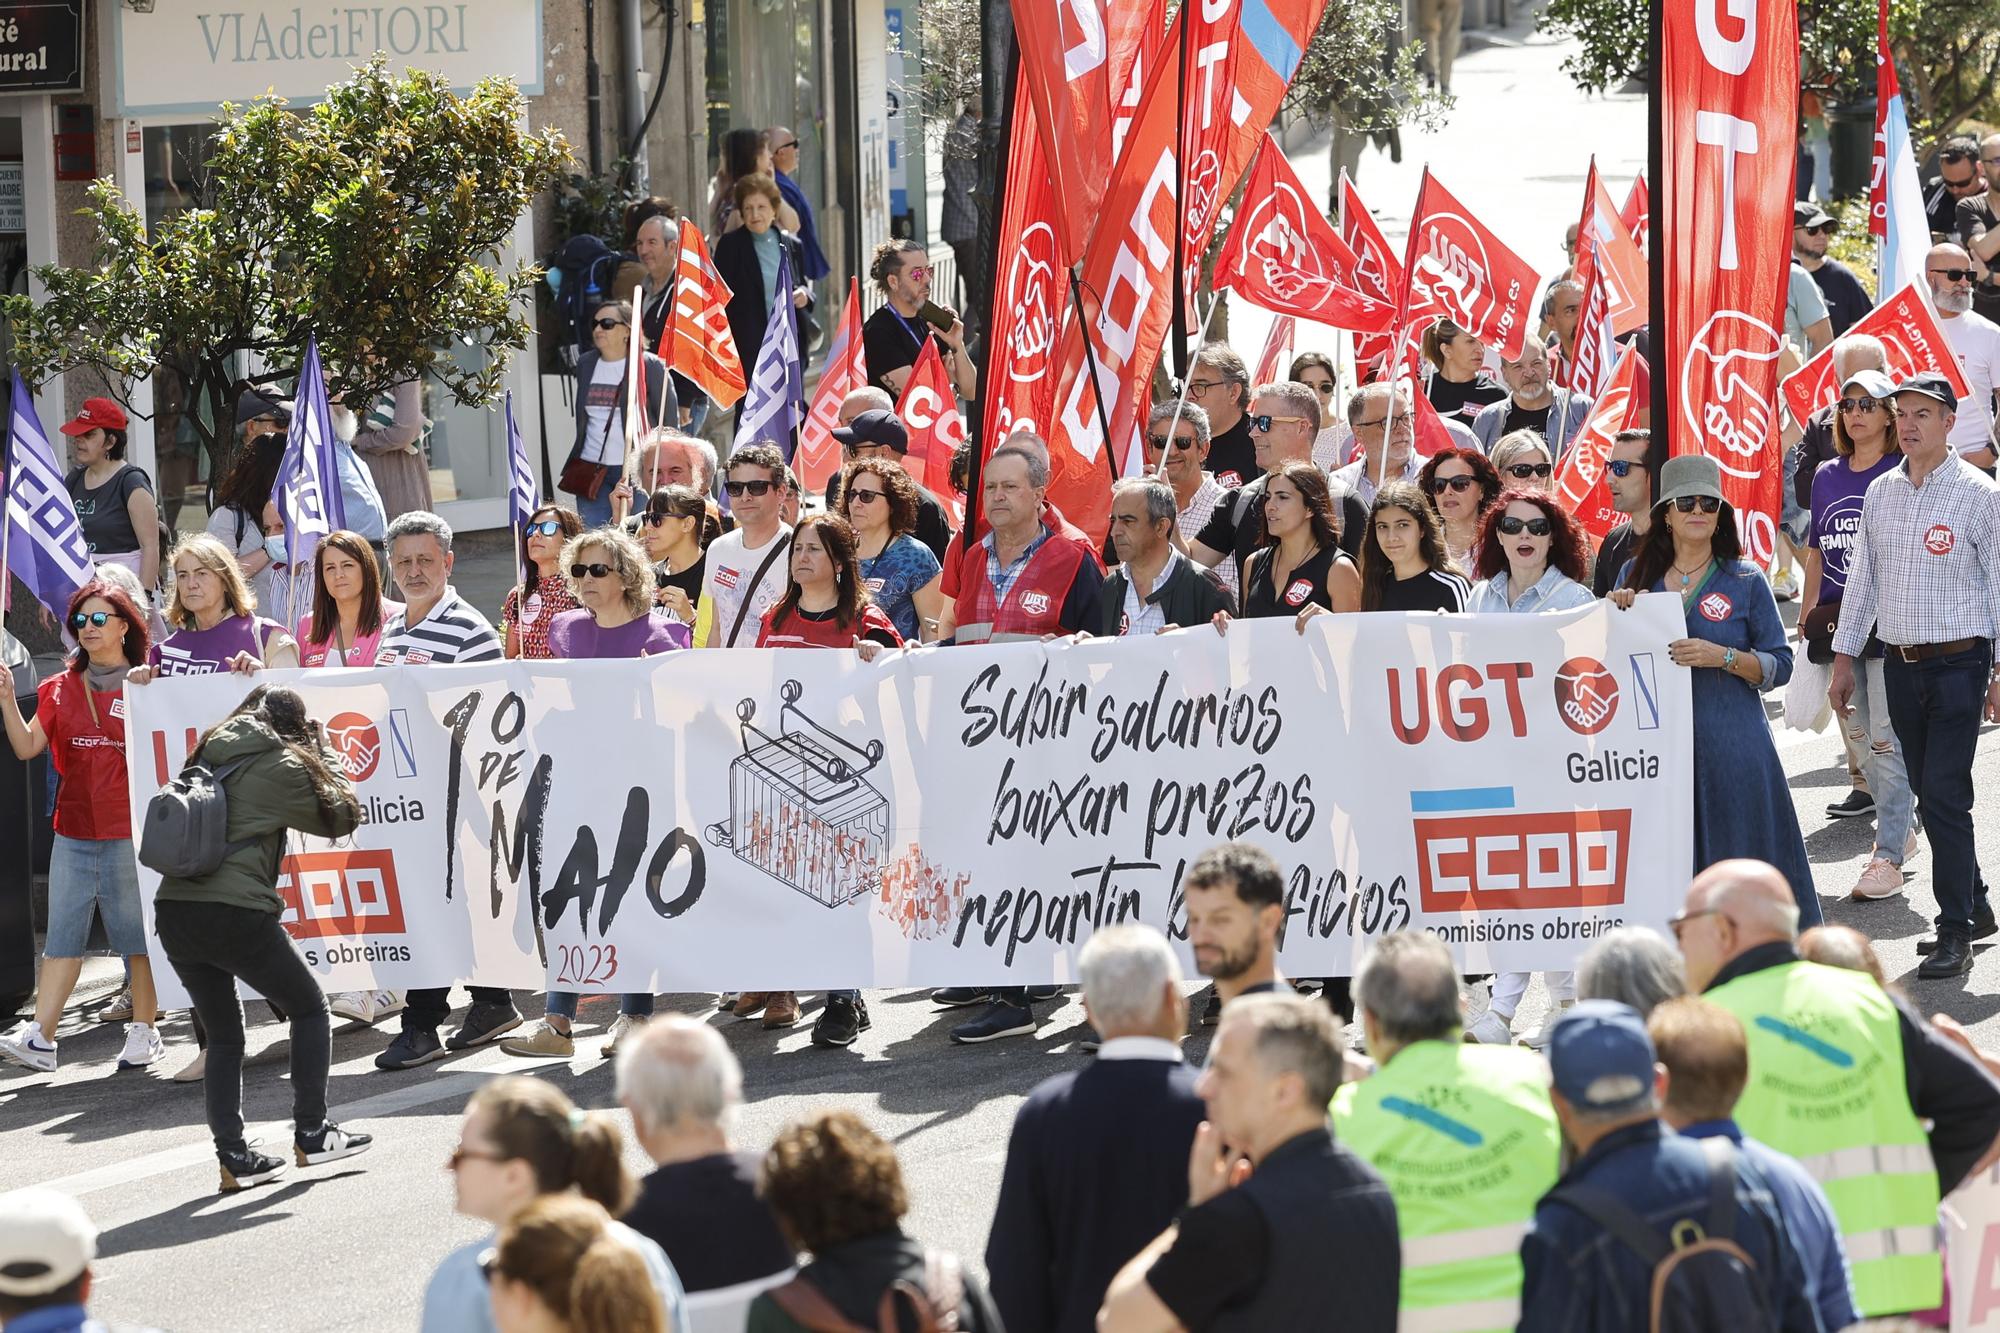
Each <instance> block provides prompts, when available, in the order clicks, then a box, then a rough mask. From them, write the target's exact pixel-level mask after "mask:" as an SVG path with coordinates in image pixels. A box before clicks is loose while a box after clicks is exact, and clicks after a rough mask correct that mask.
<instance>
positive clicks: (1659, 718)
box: [131, 595, 1694, 992]
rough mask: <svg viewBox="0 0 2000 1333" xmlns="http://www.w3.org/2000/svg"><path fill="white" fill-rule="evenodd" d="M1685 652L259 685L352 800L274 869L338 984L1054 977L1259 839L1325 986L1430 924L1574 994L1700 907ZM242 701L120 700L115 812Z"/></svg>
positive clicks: (1555, 619)
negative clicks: (1624, 951)
mask: <svg viewBox="0 0 2000 1333" xmlns="http://www.w3.org/2000/svg"><path fill="white" fill-rule="evenodd" d="M1685 632H1686V630H1685V625H1684V622H1683V619H1682V614H1681V610H1680V607H1679V604H1678V603H1677V602H1676V601H1675V599H1673V598H1671V597H1668V596H1665V595H1655V596H1646V597H1641V598H1640V599H1639V601H1638V604H1637V605H1636V606H1635V607H1634V608H1633V609H1632V610H1631V611H1627V612H1620V611H1617V610H1614V609H1612V608H1610V607H1608V606H1604V605H1600V606H1597V607H1594V608H1590V609H1587V610H1582V611H1576V612H1570V613H1566V614H1562V615H1540V616H1506V615H1498V616H1479V617H1473V616H1435V615H1409V616H1404V615H1387V614H1383V615H1343V616H1326V617H1321V618H1319V619H1316V620H1314V621H1312V622H1310V624H1309V626H1308V632H1307V633H1306V634H1305V635H1303V636H1301V635H1299V634H1298V633H1296V632H1295V630H1294V629H1293V626H1292V622H1291V621H1290V620H1288V619H1287V620H1276V621H1255V622H1249V621H1244V622H1238V623H1237V624H1236V625H1235V626H1233V627H1232V628H1231V631H1230V633H1229V635H1228V636H1227V638H1224V637H1221V636H1218V635H1216V634H1215V633H1213V631H1211V630H1209V629H1208V628H1206V627H1201V628H1197V629H1190V630H1186V631H1182V632H1180V633H1176V634H1170V635H1166V636H1160V637H1152V638H1145V639H1118V640H1086V641H1081V642H1069V641H1063V642H1056V643H1050V644H1007V645H997V646H991V647H984V648H933V649H921V650H916V651H911V652H907V653H901V654H890V655H887V656H886V657H885V658H884V659H883V660H882V661H880V662H877V663H875V664H872V665H868V664H863V663H861V662H860V661H859V660H858V658H857V657H855V656H854V655H853V654H849V653H845V652H807V651H802V650H789V651H786V650H736V651H726V652H725V651H701V652H685V653H677V654H669V655H666V656H663V657H653V658H647V659H644V660H642V661H631V662H615V661H595V662H533V663H528V662H506V663H493V664H490V665H475V666H450V667H401V668H388V669H371V670H355V671H315V672H274V673H272V677H273V678H274V679H283V680H286V681H288V682H289V683H291V684H293V685H296V686H297V687H298V688H299V689H300V690H301V691H302V692H303V693H304V694H305V696H306V700H307V703H308V705H309V706H310V707H311V709H312V710H313V712H314V715H315V716H318V717H321V718H324V719H326V720H327V723H328V729H329V732H330V733H331V736H332V738H333V742H334V744H335V746H336V747H337V748H338V749H339V750H340V751H341V754H342V756H343V758H344V760H345V762H346V764H347V767H348V771H349V772H350V774H351V775H352V776H353V777H354V779H355V782H356V785H357V789H358V791H359V792H360V794H361V796H362V799H363V802H364V804H365V805H366V807H367V810H368V823H367V824H366V825H365V826H364V827H363V828H362V829H361V830H360V831H359V833H358V834H357V835H356V837H355V839H354V840H353V842H354V844H355V845H354V846H352V847H347V846H342V847H340V848H336V849H329V848H328V847H327V846H326V845H325V844H324V843H321V842H319V841H318V840H312V839H308V840H306V841H307V849H306V851H305V852H304V853H303V854H301V855H298V856H295V857H294V858H292V861H291V862H290V863H289V869H288V870H287V873H286V876H285V883H284V885H283V886H281V887H282V891H283V892H285V893H286V894H287V896H288V898H289V899H290V900H291V901H293V902H295V903H296V904H297V907H296V908H295V909H294V911H293V912H292V913H291V914H290V915H289V917H288V921H287V924H288V927H289V928H290V929H291V930H292V932H293V934H294V935H295V936H296V937H298V938H299V939H300V942H301V944H302V946H303V947H305V948H306V949H307V951H308V958H309V961H310V962H311V964H312V966H313V967H314V968H315V970H316V971H317V972H318V973H319V974H320V975H321V976H322V978H323V979H324V983H325V984H326V985H327V987H328V988H329V989H334V990H345V989H361V988H363V987H366V986H370V985H374V986H388V987H398V986H403V987H407V986H419V985H439V984H443V983H445V982H447V981H456V980H462V979H465V978H468V977H477V978H478V979H479V980H480V981H482V982H486V983H490V984H502V985H510V986H523V987H529V986H539V985H541V984H543V983H544V981H545V980H546V984H548V985H551V986H556V987H559V988H563V989H582V990H604V991H612V992H616V991H627V990H629V991H644V990H654V991H668V992H671V991H698V990H742V989H768V988H781V989H796V990H812V989H819V988H824V987H832V986H936V985H947V984H987V983H994V984H998V983H1005V982H1024V983H1025V982H1049V981H1068V980H1072V979H1073V978H1074V977H1075V956H1076V951H1077V950H1078V949H1080V948H1081V947H1082V945H1083V943H1084V941H1085V940H1086V939H1087V938H1088V937H1089V934H1090V932H1091V931H1092V930H1093V929H1095V928H1096V927H1097V926H1099V925H1105V924H1110V923H1112V922H1115V921H1118V920H1138V921H1142V922H1148V923H1151V924H1153V925H1156V926H1159V927H1160V928H1162V929H1164V930H1167V931H1169V933H1170V934H1172V935H1173V936H1174V937H1175V938H1176V939H1177V940H1178V939H1179V938H1180V937H1181V935H1182V934H1183V933H1184V926H1183V921H1184V915H1185V914H1184V909H1183V905H1182V901H1181V891H1180V881H1181V877H1182V875H1183V873H1184V871H1185V869H1186V866H1187V864H1188V863H1189V862H1191V861H1192V860H1193V859H1194V858H1195V856H1197V855H1198V854H1199V853H1200V852H1202V851H1203V850H1204V849H1206V848H1208V847H1210V846H1213V845H1214V844H1216V843H1218V842H1221V841H1223V840H1225V839H1229V838H1242V839H1247V840H1249V841H1252V842H1256V843H1259V844H1261V845H1263V846H1264V847H1266V848H1268V849H1269V850H1270V851H1271V852H1272V853H1273V854H1274V855H1275V856H1276V857H1277V858H1278V860H1279V861H1280V863H1281V864H1282V865H1283V866H1284V867H1285V870H1286V873H1287V875H1288V901H1287V913H1288V922H1289V924H1288V926H1287V929H1286V935H1285V938H1284V942H1283V948H1282V953H1281V962H1282V965H1283V967H1284V969H1285V971H1286V972H1287V973H1289V974H1291V975H1295V976H1340V975H1345V974H1347V973H1348V972H1350V971H1351V970H1352V965H1353V962H1354V960H1355V958H1356V957H1357V952H1356V950H1357V946H1359V947H1362V948H1365V942H1366V940H1367V939H1368V938H1369V937H1373V936H1379V935H1382V934H1386V933H1388V932H1391V931H1396V930H1402V929H1407V928H1412V927H1416V928H1428V929H1432V930H1435V931H1437V932H1438V933H1439V934H1440V935H1441V936H1442V937H1443V938H1444V939H1445V940H1446V941H1447V942H1448V943H1450V944H1451V945H1452V946H1453V949H1454V951H1455V952H1456V953H1457V954H1458V956H1459V957H1460V958H1461V960H1462V962H1463V966H1464V968H1465V970H1467V971H1473V972H1484V971H1500V970H1522V969H1535V968H1566V967H1568V966H1570V965H1571V963H1572V962H1573V961H1574V960H1575V957H1576V955H1577V953H1578V952H1579V951H1580V950H1581V949H1582V948H1584V947H1585V946H1586V945H1587V944H1588V943H1589V942H1590V940H1591V939H1593V938H1594V937H1595V936H1597V935H1598V934H1600V933H1602V932H1603V931H1605V930H1608V929H1611V928H1612V927H1614V926H1616V925H1620V924H1625V923H1648V924H1654V925H1659V924H1661V923H1663V922H1664V921H1665V920H1666V918H1667V917H1668V916H1669V915H1670V914H1671V913H1672V911H1673V910H1674V908H1675V906H1676V905H1677V904H1678V902H1679V900H1680V897H1681V894H1682V892H1683V891H1684V889H1685V887H1686V884H1687V879H1688V875H1689V872H1690V869H1691V866H1692V863H1693V831H1692V830H1693V799H1694V795H1693V776H1692V758H1691V744H1692V734H1691V724H1690V717H1689V703H1688V679H1687V673H1686V672H1685V671H1683V670H1681V669H1679V668H1675V667H1672V666H1671V665H1670V664H1669V663H1668V659H1667V654H1666V645H1667V643H1668V642H1669V641H1670V640H1672V639H1674V638H1678V637H1680V636H1682V635H1683V634H1685ZM242 693H243V683H242V682H241V681H240V680H232V679H230V678H228V677H223V676H209V677H194V678H181V679H175V680H170V681H159V682H155V683H154V684H151V685H147V686H144V687H142V688H137V689H134V690H133V691H132V692H131V696H132V699H133V716H132V724H131V726H132V732H131V734H132V737H133V740H132V754H133V756H134V761H133V765H132V767H133V795H134V800H135V803H143V801H144V799H145V798H146V797H147V796H148V795H149V794H150V793H151V792H152V791H153V790H154V789H155V787H156V785H157V783H158V782H159V781H160V779H161V776H162V775H163V774H167V773H169V772H170V771H171V770H172V769H173V768H174V767H175V766H176V765H177V764H178V763H179V761H180V757H181V756H182V755H183V754H184V753H185V752H186V751H187V749H188V747H189V745H190V744H191V743H192V740H193V737H194V736H195V735H196V734H197V733H198V732H199V730H200V729H201V728H203V727H205V726H207V725H209V724H210V723H212V722H213V721H214V720H216V719H217V718H218V717H220V716H221V715H222V714H223V713H224V712H225V711H226V710H227V709H228V708H229V707H231V706H232V705H233V704H234V703H235V702H236V701H237V699H238V698H240V697H241V695H242ZM1642 851H1643V854H1641V852H1642ZM152 885H153V880H152V877H151V876H150V875H148V874H145V873H144V872H142V887H143V894H144V896H145V897H146V898H147V900H148V910H149V911H150V898H151V891H152ZM537 908H538V910H537ZM545 973H546V977H545ZM165 980H166V979H165V978H163V982H164V981H165Z"/></svg>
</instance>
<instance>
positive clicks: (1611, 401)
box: [1554, 347, 1647, 542]
mask: <svg viewBox="0 0 2000 1333" xmlns="http://www.w3.org/2000/svg"><path fill="white" fill-rule="evenodd" d="M1646 385H1647V379H1646V363H1645V362H1644V361H1642V360H1640V359H1639V356H1638V354H1637V353H1635V352H1634V351H1633V350H1632V349H1631V348H1629V347H1628V348H1626V349H1625V350H1624V352H1623V353H1622V354H1620V356H1619V358H1618V368H1617V369H1616V370H1614V371H1612V372H1611V385H1610V387H1609V388H1607V389H1606V390H1605V391H1604V392H1603V393H1602V394H1600V395H1599V396H1598V398H1597V401H1596V402H1595V403H1594V404H1592V406H1591V409H1590V416H1589V417H1587V418H1586V419H1585V420H1584V423H1583V425H1582V427H1581V428H1579V429H1578V430H1577V432H1576V439H1575V441H1574V442H1573V443H1572V444H1571V445H1570V447H1569V450H1568V452H1566V453H1564V454H1563V460H1562V463H1561V464H1560V465H1559V466H1558V467H1557V468H1556V479H1555V483H1554V484H1555V492H1556V498H1557V499H1558V500H1560V501H1562V506H1563V508H1565V509H1567V510H1569V512H1570V513H1571V514H1573V515H1575V516H1576V521H1577V522H1578V523H1580V524H1582V525H1583V528H1584V530H1585V531H1586V532H1588V533H1589V534H1590V539H1591V541H1592V542H1601V541H1603V540H1604V538H1605V535H1606V534H1608V533H1609V532H1610V531H1611V529H1612V528H1614V527H1616V526H1617V525H1618V522H1619V520H1621V519H1623V518H1624V517H1625V516H1624V515H1623V514H1621V513H1619V512H1618V511H1617V510H1615V509H1613V508H1612V507H1611V483H1610V482H1609V481H1607V480H1606V479H1605V478H1606V473H1605V466H1604V465H1605V463H1606V461H1607V460H1608V459H1609V458H1610V457H1611V446H1612V443H1613V442H1614V441H1615V440H1616V438H1617V435H1618V432H1619V431H1621V430H1625V429H1627V428H1628V427H1629V426H1630V425H1631V424H1632V423H1633V422H1634V421H1636V420H1637V419H1638V416H1639V414H1640V413H1641V412H1642V411H1644V410H1645V407H1646V391H1647V390H1646Z"/></svg>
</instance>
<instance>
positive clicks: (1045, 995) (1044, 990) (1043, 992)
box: [1021, 986, 1062, 1000]
mask: <svg viewBox="0 0 2000 1333" xmlns="http://www.w3.org/2000/svg"><path fill="white" fill-rule="evenodd" d="M1021 989H1022V990H1023V991H1025V992H1026V993H1027V996H1028V998H1029V999H1030V1000H1053V999H1055V998H1056V996H1058V995H1060V994H1062V987H1061V986H1023V987H1022V988H1021Z"/></svg>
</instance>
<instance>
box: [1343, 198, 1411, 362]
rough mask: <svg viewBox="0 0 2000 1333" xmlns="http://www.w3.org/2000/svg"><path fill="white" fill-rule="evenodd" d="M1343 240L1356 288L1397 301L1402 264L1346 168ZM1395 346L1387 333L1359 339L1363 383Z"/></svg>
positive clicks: (1356, 359) (1357, 357)
mask: <svg viewBox="0 0 2000 1333" xmlns="http://www.w3.org/2000/svg"><path fill="white" fill-rule="evenodd" d="M1340 238H1341V240H1343V241H1345V242H1346V243H1347V248H1348V249H1349V250H1350V251H1351V252H1352V253H1353V255H1354V257H1355V261H1356V275H1355V276H1356V278H1357V279H1358V281H1357V282H1356V283H1355V285H1356V287H1358V288H1359V289H1360V290H1361V291H1362V292H1363V293H1364V294H1366V295H1368V296H1373V297H1376V298H1378V299H1380V300H1383V301H1394V300H1396V299H1397V296H1398V295H1399V294H1400V293H1401V292H1402V290H1403V264H1402V261H1401V260H1399V259H1397V258H1396V251H1395V249H1394V247H1392V246H1391V245H1390V244H1389V238H1388V237H1387V236H1384V235H1383V234H1382V228H1381V226H1380V225H1379V224H1378V223H1377V222H1376V221H1375V215H1374V214H1372V213H1370V212H1369V211H1368V205H1366V204H1364V203H1362V202H1361V194H1360V192H1359V191H1357V190H1356V189H1355V188H1354V182H1353V181H1351V180H1349V179H1347V172H1346V171H1345V170H1344V169H1343V170H1342V171H1341V173H1340ZM1395 346H1396V342H1395V339H1394V338H1392V337H1390V336H1388V335H1387V334H1384V335H1382V336H1380V337H1374V336H1369V337H1358V338H1356V339H1355V340H1354V366H1355V372H1356V374H1358V375H1359V376H1360V377H1361V379H1362V380H1364V381H1366V380H1368V379H1369V378H1370V372H1371V371H1378V372H1379V371H1380V369H1381V368H1382V367H1383V366H1386V365H1388V364H1389V357H1390V354H1391V353H1392V352H1394V350H1395Z"/></svg>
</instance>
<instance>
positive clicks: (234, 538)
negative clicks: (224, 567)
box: [208, 432, 291, 610]
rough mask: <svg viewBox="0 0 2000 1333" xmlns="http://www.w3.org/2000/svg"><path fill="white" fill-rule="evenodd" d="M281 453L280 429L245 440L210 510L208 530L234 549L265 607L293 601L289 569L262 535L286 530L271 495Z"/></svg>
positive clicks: (282, 450) (238, 562)
mask: <svg viewBox="0 0 2000 1333" xmlns="http://www.w3.org/2000/svg"><path fill="white" fill-rule="evenodd" d="M284 456H285V436H284V433H283V432H274V433H272V434H267V435H259V436H257V437H255V438H254V439H252V440H250V441H249V442H248V443H246V444H244V445H243V446H242V447H241V448H240V449H238V450H237V453H236V461H235V462H234V463H231V464H230V465H229V471H228V472H227V473H225V474H223V478H222V480H221V481H219V482H217V483H216V484H215V494H214V495H213V497H212V498H211V501H210V506H209V509H210V512H209V515H208V535H209V536H211V537H213V538H215V539H216V540H217V541H219V542H221V543H222V544H223V545H224V546H227V547H228V548H229V549H230V551H231V552H232V553H234V555H235V556H236V563H237V566H238V567H239V568H241V569H242V571H243V576H244V577H245V578H247V579H249V580H250V587H251V589H252V590H253V591H254V592H255V593H256V594H257V605H258V606H260V607H263V608H265V609H267V610H268V609H271V608H277V609H279V610H282V609H283V608H285V607H286V606H289V605H290V604H291V590H290V588H289V587H287V586H286V578H285V576H286V573H287V571H286V570H285V569H284V568H283V566H282V565H281V564H280V563H279V562H278V561H276V560H274V559H273V558H272V556H271V552H270V551H269V549H267V548H266V546H265V544H264V541H265V538H266V537H269V536H280V537H282V535H283V533H284V530H285V529H284V523H283V520H281V519H280V518H279V517H278V506H277V505H276V504H275V503H273V502H272V499H271V493H272V489H273V488H274V487H275V486H276V485H277V481H278V464H279V463H280V462H282V461H283V460H284ZM280 549H281V550H282V549H283V548H282V545H281V546H280Z"/></svg>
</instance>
